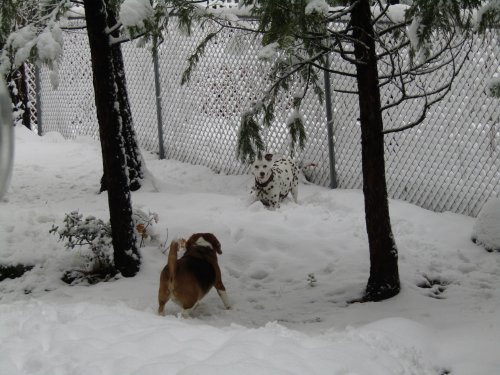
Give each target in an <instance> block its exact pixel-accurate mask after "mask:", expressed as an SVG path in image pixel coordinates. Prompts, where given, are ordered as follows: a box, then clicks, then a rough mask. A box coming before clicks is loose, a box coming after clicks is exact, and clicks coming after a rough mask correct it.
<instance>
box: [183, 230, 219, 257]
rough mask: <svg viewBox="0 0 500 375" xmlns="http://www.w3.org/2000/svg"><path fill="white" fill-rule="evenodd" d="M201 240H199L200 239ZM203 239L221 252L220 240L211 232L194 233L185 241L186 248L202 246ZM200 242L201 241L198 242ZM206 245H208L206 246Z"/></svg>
mask: <svg viewBox="0 0 500 375" xmlns="http://www.w3.org/2000/svg"><path fill="white" fill-rule="evenodd" d="M200 240H201V241H200ZM203 241H205V242H206V243H207V245H210V247H212V249H213V250H215V251H216V252H217V253H218V254H222V250H221V246H220V242H219V240H218V239H217V237H215V236H214V235H213V234H212V233H195V234H193V235H192V236H191V237H189V239H188V240H187V242H186V249H188V250H189V249H191V248H192V247H194V246H202V247H203V244H202V243H203ZM200 242H201V243H200ZM207 247H208V246H207Z"/></svg>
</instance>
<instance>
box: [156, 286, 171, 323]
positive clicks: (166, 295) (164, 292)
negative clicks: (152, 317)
mask: <svg viewBox="0 0 500 375" xmlns="http://www.w3.org/2000/svg"><path fill="white" fill-rule="evenodd" d="M169 299H170V291H169V290H168V287H167V286H166V285H165V283H160V290H159V291H158V314H159V315H165V304H166V303H167V302H168V300H169Z"/></svg>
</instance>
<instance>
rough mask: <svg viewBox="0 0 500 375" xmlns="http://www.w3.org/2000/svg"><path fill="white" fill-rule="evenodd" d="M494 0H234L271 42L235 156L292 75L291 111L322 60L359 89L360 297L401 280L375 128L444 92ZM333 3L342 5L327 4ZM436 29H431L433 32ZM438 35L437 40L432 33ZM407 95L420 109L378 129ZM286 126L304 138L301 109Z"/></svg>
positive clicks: (259, 143) (313, 84)
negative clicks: (402, 7)
mask: <svg viewBox="0 0 500 375" xmlns="http://www.w3.org/2000/svg"><path fill="white" fill-rule="evenodd" d="M497 2H498V0H490V1H489V2H487V4H486V5H485V4H484V2H482V1H480V0H476V1H474V0H450V1H446V2H441V1H434V0H415V1H413V2H408V1H405V3H411V6H410V7H409V8H408V11H407V12H406V17H405V18H404V19H395V18H394V17H393V15H392V14H391V12H390V10H391V9H390V5H391V3H393V2H391V1H389V2H387V1H370V0H351V1H334V0H324V1H314V2H310V1H307V0H290V1H281V0H266V1H264V0H262V1H259V0H243V1H242V4H243V5H245V6H249V7H253V11H252V13H253V15H254V16H255V17H257V20H258V27H257V29H255V30H252V29H248V31H253V32H256V33H259V34H261V36H262V44H263V45H264V46H266V48H268V49H270V50H274V51H275V52H276V53H275V55H274V57H273V58H272V59H271V60H270V62H271V63H272V67H271V72H270V75H269V78H270V80H271V85H270V89H268V90H267V91H266V92H264V93H263V95H262V98H261V100H259V101H256V102H255V103H254V104H253V106H252V107H251V109H250V110H248V111H247V112H245V113H244V114H243V115H242V123H241V127H240V133H239V138H238V144H237V153H238V156H239V158H240V159H241V160H242V161H248V160H252V159H253V158H255V157H256V156H257V155H259V154H261V153H262V152H263V151H264V147H265V146H264V141H263V139H262V135H261V132H262V130H263V128H265V127H267V126H272V123H273V120H274V108H275V105H276V101H277V100H278V98H279V95H280V93H283V92H289V91H290V88H291V87H292V83H293V82H297V81H300V82H301V83H302V86H303V87H304V88H305V89H304V91H303V92H302V93H300V94H299V95H295V96H294V98H293V107H294V109H295V110H296V111H300V106H301V102H302V99H303V98H304V95H305V92H306V91H307V90H314V92H315V93H316V94H317V95H318V98H319V99H320V100H322V95H323V89H322V87H321V82H320V80H319V77H320V74H319V73H320V72H321V71H322V70H327V71H329V72H330V73H333V74H339V75H344V76H346V77H351V78H352V79H355V80H356V84H357V88H358V89H357V91H355V92H351V93H352V94H355V95H357V96H358V99H359V110H360V118H359V124H360V127H361V144H362V171H363V193H364V197H365V215H366V228H367V233H368V244H369V250H370V264H371V267H370V276H369V279H368V283H367V287H366V290H365V294H364V296H363V298H362V300H382V299H386V298H389V297H391V296H393V295H395V294H397V293H398V292H399V290H400V283H399V273H398V263H397V259H398V251H397V246H396V243H395V240H394V237H393V234H392V230H391V224H390V217H389V209H388V197H387V187H386V180H385V161H384V134H387V133H391V132H399V131H404V130H406V129H409V128H412V127H415V126H417V125H418V124H420V123H421V122H422V121H423V120H424V118H425V116H426V114H427V111H428V109H429V108H430V107H431V106H432V105H434V104H435V103H437V102H438V101H439V100H441V99H442V98H444V97H445V96H446V94H447V93H448V91H449V90H450V87H451V84H452V83H453V80H454V78H455V77H456V76H457V74H458V72H459V71H460V68H461V65H462V64H463V61H464V59H465V57H464V56H466V54H467V51H468V49H469V48H470V47H471V39H469V38H468V34H469V33H471V32H473V31H475V30H481V27H484V25H486V24H487V23H488V22H489V23H490V24H491V22H492V20H495V19H497V20H498V10H497V8H496V6H495V3H497ZM333 5H343V7H336V8H332V7H331V6H333ZM475 9H482V18H481V19H480V22H479V23H477V25H479V27H476V26H475V25H474V23H473V12H472V11H473V10H475ZM209 17H213V15H210V16H209ZM495 17H496V18H495ZM216 22H217V23H218V25H220V26H222V27H221V28H231V27H236V28H238V29H241V28H242V26H241V25H234V22H227V21H224V20H223V19H219V20H217V21H216ZM332 25H334V26H335V27H333V26H332ZM436 33H439V36H440V38H436ZM212 40H216V34H210V35H208V36H207V37H206V38H205V40H204V41H203V42H202V43H201V44H200V46H199V48H198V49H197V50H196V51H195V53H194V54H193V56H192V57H191V58H190V63H191V64H190V66H189V67H188V69H187V70H186V77H189V73H190V72H191V71H192V69H193V65H195V64H196V62H197V61H198V60H199V59H200V57H201V55H202V54H203V52H204V49H205V46H206V44H207V43H208V42H210V41H212ZM438 40H439V41H441V42H440V43H437V42H436V41H438ZM331 53H335V54H338V55H340V56H341V57H342V58H343V59H344V60H346V61H348V62H349V63H351V67H352V69H353V70H347V71H342V70H340V69H338V68H337V67H331V66H328V65H327V59H326V57H327V56H328V55H329V54H331ZM408 53H410V54H411V59H410V60H409V61H407V60H405V58H404V56H405V55H406V54H408ZM449 67H452V69H449ZM443 68H445V69H448V71H450V73H449V74H448V75H447V76H444V79H443V80H442V81H440V82H432V83H431V84H429V82H426V84H425V85H424V84H421V85H418V84H417V85H414V86H412V84H413V82H414V81H415V77H417V78H418V79H422V78H420V77H423V79H422V82H425V74H428V73H430V72H436V71H439V70H440V69H443ZM445 69H443V70H445ZM389 86H390V87H392V89H393V90H395V91H396V92H397V93H398V94H397V95H393V96H392V97H391V98H392V101H388V102H385V101H384V103H383V105H382V103H381V90H382V88H384V87H389ZM410 88H411V90H410ZM342 92H344V93H346V90H342ZM408 100H418V101H420V103H421V112H420V114H418V116H416V117H415V118H414V119H411V120H410V121H408V122H407V123H405V124H401V125H400V126H397V127H395V128H391V129H384V126H383V125H384V123H383V113H384V112H385V111H394V110H397V108H398V106H400V105H401V104H402V103H404V102H405V101H408ZM261 119H262V120H261ZM289 130H290V134H291V140H292V143H291V150H292V151H293V149H294V148H295V147H296V145H297V143H298V144H299V145H303V144H304V141H305V136H306V134H305V130H304V126H303V124H302V123H301V120H300V117H297V120H296V121H294V122H293V123H291V124H290V128H289Z"/></svg>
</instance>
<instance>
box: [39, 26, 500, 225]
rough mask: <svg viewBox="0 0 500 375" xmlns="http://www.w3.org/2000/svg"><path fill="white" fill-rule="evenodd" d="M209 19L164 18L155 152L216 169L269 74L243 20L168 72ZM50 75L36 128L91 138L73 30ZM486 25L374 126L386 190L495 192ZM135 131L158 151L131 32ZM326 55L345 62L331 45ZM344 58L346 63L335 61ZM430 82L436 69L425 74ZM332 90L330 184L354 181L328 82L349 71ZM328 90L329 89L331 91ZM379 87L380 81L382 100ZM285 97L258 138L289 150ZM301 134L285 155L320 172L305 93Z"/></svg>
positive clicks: (316, 109) (317, 126)
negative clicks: (296, 147) (448, 82)
mask: <svg viewBox="0 0 500 375" xmlns="http://www.w3.org/2000/svg"><path fill="white" fill-rule="evenodd" d="M208 31H209V30H207V29H206V28H205V29H201V28H199V29H195V30H193V33H192V35H191V36H186V35H184V34H182V33H180V32H179V31H178V30H177V29H176V28H175V26H174V25H172V24H171V25H170V29H169V30H168V33H166V34H165V41H164V42H163V43H162V44H161V45H160V47H159V49H158V63H159V76H158V77H157V78H158V79H159V83H160V88H161V96H160V99H161V106H162V108H161V109H162V119H161V120H162V121H161V124H160V126H161V127H162V129H163V133H164V140H163V146H164V149H165V156H166V158H169V159H175V160H179V161H183V162H188V163H192V164H200V165H204V166H207V167H210V168H211V169H213V170H214V171H216V172H218V173H226V174H241V173H245V172H246V171H247V169H248V167H247V166H245V165H242V164H241V163H240V162H239V161H238V160H237V159H236V150H235V147H236V141H237V134H238V129H239V126H240V116H241V113H242V112H243V111H244V110H245V109H247V108H248V107H249V105H250V103H251V102H252V101H254V100H258V99H259V97H260V94H261V93H262V92H263V90H264V89H265V88H266V87H267V86H268V85H269V82H268V81H267V79H266V77H267V72H268V66H266V64H264V63H262V62H261V61H259V59H258V58H257V52H258V51H259V50H260V48H261V46H260V41H259V40H258V39H256V38H255V36H253V35H249V34H248V33H245V32H243V31H238V30H226V31H224V32H223V33H222V34H221V35H219V37H218V38H217V40H216V42H215V43H211V44H209V45H208V46H207V48H206V50H205V57H204V58H203V59H202V60H201V61H200V63H199V64H198V66H197V68H196V69H195V71H194V72H193V74H192V76H191V80H190V82H189V83H188V84H186V85H183V86H181V85H180V80H181V76H182V73H183V71H184V69H185V68H186V66H187V58H188V57H189V56H190V55H191V54H192V53H193V52H194V50H195V48H196V46H197V45H198V44H199V43H200V41H201V40H202V39H203V38H204V36H205V35H206V34H207V32H208ZM64 41H65V50H64V59H63V61H62V62H61V64H60V71H59V75H60V84H59V87H58V89H57V90H54V89H53V88H52V86H51V83H50V77H49V74H50V73H49V72H48V70H46V69H45V68H43V69H42V70H41V79H40V90H39V95H40V101H41V110H40V111H41V113H42V120H43V133H46V132H49V131H57V132H60V133H61V134H62V135H63V136H64V137H66V138H75V137H76V136H79V135H87V136H91V137H94V138H97V137H98V134H99V131H98V124H97V119H96V114H95V113H96V112H95V104H94V95H93V87H92V71H91V64H90V52H89V48H88V42H87V37H86V34H85V31H75V32H72V33H67V35H66V36H65V40H64ZM499 42H500V40H499V35H498V30H492V31H490V32H489V33H487V35H486V37H485V40H483V39H480V37H478V39H477V40H475V41H474V43H473V50H472V52H471V53H470V54H469V57H468V60H467V61H466V63H465V65H464V67H463V69H462V71H461V72H460V74H459V76H458V77H457V79H456V80H455V83H454V85H453V87H452V90H451V92H450V93H449V94H448V95H447V97H446V98H445V99H444V100H442V101H441V102H439V103H438V104H436V105H435V106H434V107H432V108H431V110H430V111H429V112H428V114H427V117H426V119H425V121H424V122H423V123H422V124H421V125H419V126H418V127H416V128H413V129H410V130H407V131H404V132H399V133H391V134H388V135H386V137H385V151H386V169H387V182H388V188H389V195H390V197H391V198H396V199H402V200H406V201H408V202H411V203H414V204H417V205H419V206H421V207H424V208H427V209H431V210H434V211H439V212H441V211H452V212H456V213H463V214H467V215H473V216H474V215H477V213H478V212H479V210H480V209H481V207H482V205H483V204H484V202H485V201H486V200H487V199H488V198H490V197H500V182H499V181H500V106H499V102H498V99H493V98H490V97H488V96H487V95H486V92H485V91H486V86H487V84H488V81H489V79H491V78H492V77H494V76H498V75H499V74H500V44H499ZM122 50H123V53H124V59H125V67H126V74H127V84H128V89H129V96H130V102H131V107H132V114H133V119H134V124H135V129H136V133H137V136H138V140H139V143H140V145H141V147H143V148H144V149H146V150H148V151H152V152H158V150H159V146H160V145H159V137H158V122H157V116H156V114H157V112H156V110H157V108H156V103H157V100H156V99H157V98H156V93H155V75H154V66H153V59H152V52H151V50H150V49H148V48H147V47H146V48H138V47H136V46H135V45H134V43H133V42H131V43H127V44H124V45H122ZM331 64H332V66H335V67H340V66H343V67H345V64H346V62H344V61H343V60H341V59H340V58H339V57H338V56H335V55H332V56H331ZM345 68H346V67H345ZM427 79H428V80H429V81H430V82H439V80H440V79H441V78H440V77H439V76H433V77H429V78H427ZM331 82H332V88H333V89H334V93H333V98H332V102H333V103H332V106H333V134H334V137H333V138H334V147H335V156H336V159H335V169H336V174H337V183H338V187H339V188H343V189H359V188H361V187H362V173H361V142H360V139H361V137H360V127H359V123H358V102H357V96H356V95H349V94H345V93H340V92H338V89H344V90H345V89H347V88H352V87H353V85H354V84H355V81H353V80H352V79H349V78H345V77H341V76H337V75H333V74H332V75H331ZM335 90H337V91H335ZM390 96H391V92H390V91H383V92H382V98H383V100H386V99H388V98H389V97H390ZM291 100H292V98H291V97H287V96H286V95H285V96H283V97H282V98H281V100H280V101H279V103H278V104H277V106H276V119H275V122H274V125H273V127H271V128H269V129H266V130H265V143H266V146H267V149H268V150H269V151H271V152H274V153H276V154H288V153H289V143H290V142H289V135H288V128H287V125H286V120H287V118H288V117H289V116H290V114H291V112H292V106H291ZM420 106H421V103H418V102H415V101H411V102H405V103H404V104H403V105H402V106H400V107H397V108H396V109H394V110H391V111H389V112H387V113H384V124H385V126H386V128H387V129H391V128H393V127H398V126H399V125H400V124H401V123H403V122H407V119H408V118H414V117H415V116H416V115H417V114H418V112H419V109H420ZM302 110H303V113H304V119H305V125H306V133H307V142H306V147H305V148H304V150H302V151H300V152H298V154H296V156H295V158H296V159H297V160H298V162H299V163H300V164H301V165H302V166H303V167H305V166H308V168H307V172H308V177H309V178H310V179H311V181H312V182H314V183H316V184H319V185H323V186H327V185H329V183H330V166H329V150H328V132H327V127H326V115H325V108H324V105H323V104H321V103H319V101H318V99H317V98H316V96H315V95H314V94H313V93H312V92H308V93H307V94H306V98H305V99H304V101H303V104H302Z"/></svg>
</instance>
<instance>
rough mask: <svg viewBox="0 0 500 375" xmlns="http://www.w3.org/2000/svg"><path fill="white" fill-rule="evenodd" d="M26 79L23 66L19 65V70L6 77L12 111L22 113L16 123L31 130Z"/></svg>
mask: <svg viewBox="0 0 500 375" xmlns="http://www.w3.org/2000/svg"><path fill="white" fill-rule="evenodd" d="M26 80H27V77H26V68H25V65H24V64H23V65H21V66H20V67H19V69H17V70H15V71H12V72H11V73H10V74H9V77H7V82H8V88H9V93H10V97H11V100H12V103H13V105H14V108H13V110H14V111H16V112H18V111H22V112H23V113H22V115H21V116H18V117H16V122H17V121H19V120H21V123H22V124H23V125H24V126H26V127H27V128H28V129H30V130H31V116H30V111H29V104H28V103H29V98H28V85H27V81H26Z"/></svg>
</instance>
